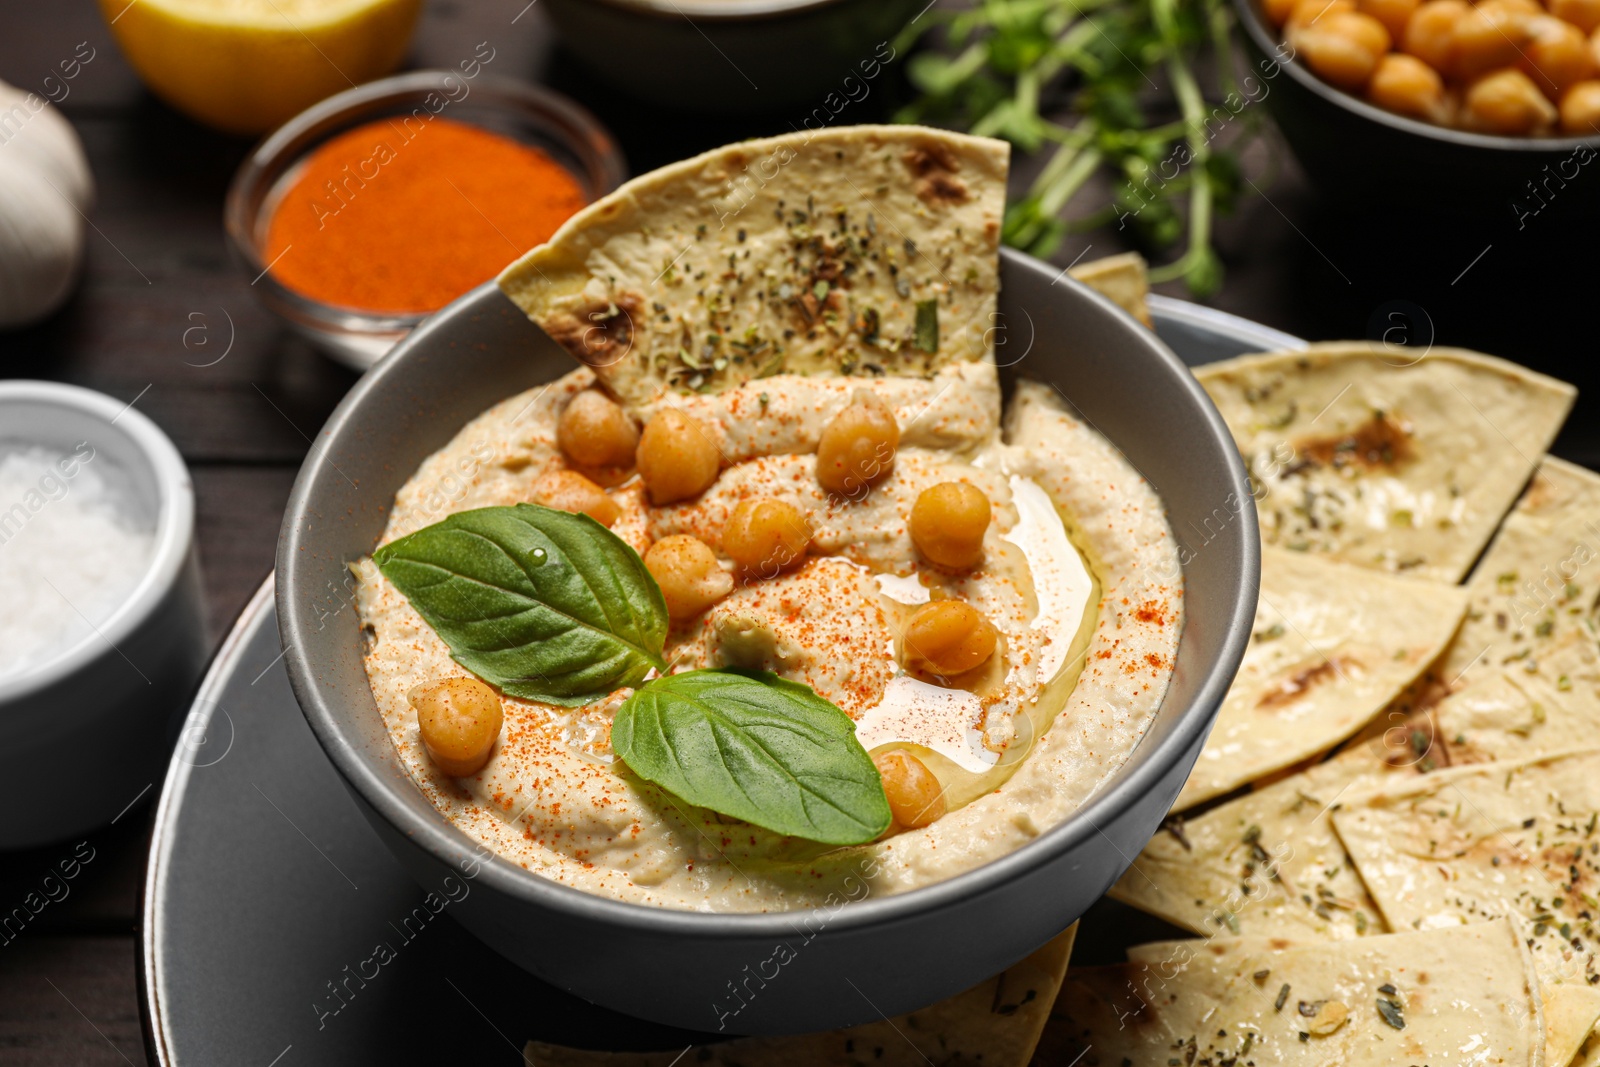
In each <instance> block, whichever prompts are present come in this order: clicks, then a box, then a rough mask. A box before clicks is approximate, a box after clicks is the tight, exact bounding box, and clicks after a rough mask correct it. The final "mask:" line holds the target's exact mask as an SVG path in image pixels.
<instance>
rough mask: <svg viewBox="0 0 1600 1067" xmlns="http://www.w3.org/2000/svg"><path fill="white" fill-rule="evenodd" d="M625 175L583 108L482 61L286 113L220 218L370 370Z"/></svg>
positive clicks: (266, 272)
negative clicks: (492, 72)
mask: <svg viewBox="0 0 1600 1067" xmlns="http://www.w3.org/2000/svg"><path fill="white" fill-rule="evenodd" d="M485 62H486V60H485ZM624 176H625V167H624V164H623V161H622V155H621V153H620V151H619V150H618V149H617V147H616V145H615V143H614V142H613V141H612V139H611V137H610V135H609V134H607V133H606V132H605V130H604V129H603V128H602V127H601V126H600V125H599V123H598V122H596V121H595V120H594V118H593V117H591V116H590V115H589V114H588V113H587V112H585V111H584V110H583V109H582V108H580V107H578V106H577V105H576V104H573V103H572V102H570V101H568V100H566V99H565V98H564V97H561V96H559V95H557V94H555V93H552V92H549V91H548V90H544V89H540V88H537V87H535V86H531V85H526V84H523V83H520V82H513V81H508V80H506V79H501V78H494V77H491V76H489V75H487V74H484V73H483V72H482V64H481V63H478V62H473V63H469V64H464V65H463V68H462V71H461V72H456V71H444V70H437V71H416V72H413V73H410V74H403V75H400V76H398V77H394V78H386V79H383V80H381V81H376V82H372V83H370V84H368V85H364V86H361V87H359V88H356V89H352V90H350V91H348V92H345V93H340V94H339V95H338V96H334V97H331V98H329V99H328V100H325V101H323V102H322V103H320V104H318V105H316V106H315V107H312V108H310V109H308V110H306V111H304V112H302V113H301V114H300V115H298V116H296V117H295V118H293V119H291V120H290V121H289V122H287V123H285V124H284V125H283V126H282V127H281V128H279V129H278V130H277V131H276V132H274V133H273V134H272V135H271V136H269V137H268V138H267V139H266V140H265V141H263V142H262V143H261V144H260V145H259V146H258V147H257V148H256V149H255V150H254V151H253V152H252V153H251V155H250V157H249V158H248V159H247V160H245V162H244V164H243V166H241V167H240V169H239V173H238V174H237V175H236V176H235V177H234V180H233V185H232V187H231V188H230V189H229V192H228V199H227V205H226V207H225V209H224V216H225V217H224V221H225V224H226V227H227V232H228V240H229V245H230V247H231V249H232V252H233V254H234V258H235V259H236V260H237V261H238V262H239V263H240V265H241V267H242V268H243V269H244V270H245V272H246V273H247V274H248V275H249V277H250V279H251V282H252V287H253V288H254V290H255V291H256V292H257V293H259V294H260V295H261V298H262V299H263V301H264V302H265V303H266V304H267V306H268V307H269V308H271V309H272V310H273V311H274V312H276V313H277V314H278V315H279V316H280V317H282V318H283V319H284V321H285V322H286V323H287V324H288V325H289V326H290V327H291V328H292V329H294V330H295V331H296V332H297V333H299V334H301V335H302V336H304V337H306V338H307V339H309V340H310V341H311V342H312V343H313V344H315V345H317V346H318V347H320V348H322V349H323V350H324V351H326V352H327V353H328V354H330V355H332V356H333V357H334V358H336V359H338V360H340V361H341V362H343V363H347V364H349V365H351V366H354V367H357V368H365V367H367V366H370V365H371V364H372V363H374V362H376V361H377V360H378V358H379V357H381V356H382V355H383V354H384V353H385V352H387V351H388V350H389V348H390V347H392V346H393V345H394V343H395V342H396V341H398V340H400V338H402V337H404V336H405V335H406V334H407V333H408V332H409V331H410V330H411V329H412V328H413V327H414V326H416V324H417V323H419V322H421V321H422V320H423V319H424V318H426V317H427V316H428V315H430V314H432V313H433V312H435V311H437V310H439V309H440V308H442V307H444V306H445V305H446V304H448V303H450V302H451V301H452V300H454V299H455V298H456V297H458V296H460V295H461V294H462V293H465V292H467V291H468V290H470V289H472V288H474V287H476V286H477V285H479V284H481V283H482V282H484V281H486V280H488V279H489V278H492V277H494V276H495V275H496V274H497V273H499V271H500V269H501V268H502V267H504V266H505V264H506V263H508V262H510V261H511V260H513V259H515V258H516V257H518V256H520V255H521V254H522V253H523V252H526V251H527V250H528V249H530V248H532V247H534V246H535V245H538V244H541V243H543V242H544V241H545V240H546V239H548V238H549V236H550V235H551V234H552V233H554V232H555V230H556V228H557V227H558V226H560V225H561V223H562V222H564V221H566V219H567V218H568V216H570V215H572V214H573V213H574V212H576V211H577V210H578V209H579V208H581V207H583V206H584V205H585V204H587V203H589V202H591V201H593V200H595V199H597V198H599V197H600V196H603V195H604V194H605V193H607V192H609V191H611V190H612V189H614V188H616V186H617V185H619V184H620V183H621V181H622V179H623V177H624Z"/></svg>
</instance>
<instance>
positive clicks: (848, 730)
mask: <svg viewBox="0 0 1600 1067" xmlns="http://www.w3.org/2000/svg"><path fill="white" fill-rule="evenodd" d="M611 749H612V751H613V752H615V753H616V755H617V756H618V757H619V758H620V759H621V760H622V761H623V762H625V763H626V764H627V765H628V766H629V767H631V768H632V769H633V771H634V773H635V774H638V775H639V776H640V777H641V778H647V779H649V780H650V781H652V782H654V783H656V784H657V785H659V786H661V787H662V788H663V789H665V790H667V791H668V792H670V793H674V794H676V795H677V796H680V797H682V798H683V799H684V800H686V801H688V802H689V803H690V804H694V805H696V806H698V807H702V808H710V809H711V810H712V811H717V812H721V813H722V814H724V815H732V816H734V817H735V818H738V819H743V820H744V821H745V822H748V823H754V824H755V825H757V826H761V827H765V828H766V829H768V830H772V831H774V832H775V833H780V834H789V835H791V836H793V837H804V838H807V839H809V840H812V841H821V842H824V843H826V844H831V845H858V844H862V843H864V842H867V841H871V840H872V839H873V838H875V837H877V836H878V835H879V834H881V833H883V831H884V830H886V829H888V828H889V801H888V798H887V797H885V796H884V794H883V781H882V779H881V778H879V776H878V769H877V768H876V767H874V766H873V765H872V758H871V757H870V756H868V755H867V751H866V749H864V748H862V747H861V742H859V741H857V740H856V727H855V723H854V722H852V721H851V720H850V716H848V715H846V714H845V713H844V712H843V711H841V710H839V708H837V707H835V706H834V705H833V704H831V703H829V702H828V701H826V700H824V699H823V698H821V697H819V696H818V695H817V694H816V693H815V692H813V691H812V690H811V689H810V688H809V687H808V686H804V685H800V684H799V683H797V682H791V681H788V680H786V679H783V678H780V677H778V676H777V675H776V674H771V673H768V672H766V671H743V670H736V669H731V668H730V669H723V670H702V671H685V672H684V673H682V674H671V675H667V676H666V677H664V678H657V679H655V680H654V681H651V682H648V683H646V684H645V685H644V686H641V687H640V689H639V691H638V692H636V693H634V694H633V696H631V697H629V698H628V699H627V701H626V702H624V703H623V705H622V706H621V707H620V708H618V709H617V714H616V719H615V720H614V721H613V722H612V724H611Z"/></svg>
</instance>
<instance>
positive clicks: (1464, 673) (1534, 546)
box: [1444, 456, 1600, 679]
mask: <svg viewBox="0 0 1600 1067" xmlns="http://www.w3.org/2000/svg"><path fill="white" fill-rule="evenodd" d="M1467 588H1468V589H1469V590H1470V591H1471V593H1472V607H1471V608H1470V609H1469V611H1468V614H1467V621H1466V622H1465V623H1464V624H1462V627H1461V635H1460V636H1459V637H1458V638H1457V639H1456V641H1455V643H1454V644H1453V645H1452V646H1451V648H1450V653H1449V655H1448V656H1447V657H1446V660H1445V663H1444V673H1445V674H1446V675H1447V676H1448V677H1449V678H1452V679H1454V678H1458V677H1459V678H1467V679H1470V678H1472V677H1473V676H1474V675H1476V674H1479V673H1484V672H1490V671H1494V670H1496V669H1498V668H1499V667H1503V666H1512V665H1515V666H1516V667H1518V668H1521V669H1527V670H1530V671H1532V672H1535V673H1541V674H1544V675H1545V676H1546V677H1548V678H1550V679H1554V678H1556V677H1558V675H1557V674H1553V673H1551V672H1549V671H1543V670H1541V667H1542V665H1543V659H1544V652H1545V650H1546V649H1547V648H1549V647H1552V646H1554V645H1556V644H1558V643H1560V642H1561V641H1562V640H1563V639H1564V638H1565V637H1566V636H1567V635H1568V634H1578V635H1580V636H1581V637H1582V638H1583V639H1585V640H1587V641H1589V642H1590V643H1591V644H1593V643H1594V639H1595V631H1594V629H1593V626H1594V616H1595V610H1596V603H1597V595H1600V475H1597V474H1595V473H1594V472H1593V471H1589V470H1585V469H1584V468H1582V467H1578V466H1574V465H1573V464H1571V463H1567V462H1565V461H1563V460H1559V459H1556V458H1555V457H1554V456H1546V457H1544V461H1543V462H1542V463H1540V464H1539V469H1538V471H1537V472H1535V474H1534V476H1533V480H1532V481H1531V482H1529V483H1528V488H1527V490H1526V491H1525V492H1524V493H1523V494H1522V497H1521V499H1519V500H1518V501H1517V505H1516V507H1514V508H1512V509H1511V514H1509V515H1507V516H1506V520H1505V522H1504V523H1502V524H1501V526H1500V532H1499V533H1498V534H1496V535H1495V539H1494V541H1493V543H1491V544H1490V545H1489V548H1488V550H1487V551H1486V552H1484V554H1483V558H1482V559H1481V560H1479V561H1478V565H1477V566H1476V567H1474V568H1473V569H1472V578H1471V580H1469V581H1468V583H1467Z"/></svg>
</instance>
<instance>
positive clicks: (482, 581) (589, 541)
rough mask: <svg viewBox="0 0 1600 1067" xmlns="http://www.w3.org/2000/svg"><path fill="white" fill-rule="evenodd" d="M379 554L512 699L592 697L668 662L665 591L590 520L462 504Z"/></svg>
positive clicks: (386, 568)
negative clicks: (462, 507) (463, 506)
mask: <svg viewBox="0 0 1600 1067" xmlns="http://www.w3.org/2000/svg"><path fill="white" fill-rule="evenodd" d="M372 558H373V560H374V561H375V562H376V563H377V564H378V569H379V570H381V571H382V572H383V575H384V577H386V578H388V579H389V580H390V581H391V582H393V583H394V584H395V587H396V588H398V589H399V590H400V592H402V593H404V594H405V596H406V599H408V600H410V601H411V606H412V607H414V608H416V609H417V613H418V614H420V615H421V616H422V618H423V620H424V621H426V622H427V624H428V625H429V626H431V627H433V629H434V632H435V633H437V634H438V635H439V636H440V637H442V638H443V639H444V642H445V644H447V645H449V646H450V656H451V658H453V659H454V660H455V661H456V662H457V663H459V664H461V665H462V666H463V667H465V668H466V669H467V670H469V671H471V672H472V673H473V674H476V675H477V676H478V677H480V678H482V679H483V680H484V681H486V682H489V683H491V684H493V685H496V686H498V687H499V688H500V689H501V690H503V691H504V692H506V693H508V694H510V695H511V696H515V697H522V698H524V699H527V700H538V701H542V702H544V703H547V704H568V705H575V704H586V703H588V702H590V701H592V700H595V699H597V698H599V697H602V696H604V695H606V694H607V693H610V692H612V691H613V690H616V689H619V688H621V687H623V686H632V685H638V684H639V682H640V681H641V680H642V679H643V678H644V676H645V675H646V674H648V673H649V671H650V668H652V667H654V668H656V669H657V670H665V669H666V661H665V660H663V659H662V657H661V651H662V647H663V645H664V644H665V643H666V638H667V605H666V602H665V601H664V600H662V598H661V588H660V587H659V586H658V585H656V582H655V579H654V578H652V577H651V576H650V572H649V571H647V570H646V569H645V566H644V561H643V560H641V559H640V558H639V554H638V553H637V552H635V551H634V550H633V549H631V548H629V547H628V544H627V542H625V541H623V540H622V538H620V537H618V536H617V535H616V534H614V533H612V532H611V531H610V530H608V529H606V528H605V527H604V526H602V525H600V524H599V523H598V522H595V521H594V520H593V519H591V518H589V517H588V516H587V515H574V514H572V513H570V512H566V511H556V510H555V509H553V508H545V507H539V506H538V505H536V504H518V505H516V506H515V507H499V508H479V509H477V510H474V511H460V512H457V513H455V514H454V515H451V516H450V517H448V518H446V519H445V520H444V521H443V522H437V523H434V524H433V525H432V526H429V527H426V528H425V529H421V530H418V531H417V532H416V533H413V534H409V535H407V536H405V537H402V538H400V539H398V540H396V541H391V542H390V543H389V544H387V545H384V546H383V547H382V548H380V549H378V550H377V551H376V552H374V553H373V556H372Z"/></svg>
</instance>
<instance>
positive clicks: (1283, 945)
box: [1128, 937, 1600, 1064]
mask: <svg viewBox="0 0 1600 1067" xmlns="http://www.w3.org/2000/svg"><path fill="white" fill-rule="evenodd" d="M1316 944H1318V942H1315V941H1290V940H1287V939H1283V938H1262V937H1254V938H1229V939H1218V940H1213V941H1152V942H1150V943H1148V944H1144V945H1133V946H1131V947H1130V948H1129V949H1128V962H1129V963H1137V964H1143V965H1145V966H1147V967H1162V968H1164V969H1166V970H1170V969H1172V967H1173V965H1174V963H1175V962H1176V961H1179V960H1185V959H1190V958H1193V957H1195V956H1200V957H1202V958H1203V959H1206V960H1208V961H1211V962H1212V963H1213V964H1214V963H1215V962H1216V961H1217V959H1218V957H1222V956H1226V955H1229V954H1237V953H1238V952H1240V951H1241V950H1254V949H1259V948H1266V949H1269V950H1275V951H1282V950H1283V949H1289V948H1303V947H1305V946H1307V945H1316ZM1539 1002H1540V1005H1541V1006H1542V1008H1543V1013H1544V1050H1545V1055H1544V1058H1545V1062H1546V1063H1549V1064H1565V1063H1569V1062H1570V1061H1571V1060H1572V1058H1573V1057H1574V1056H1575V1055H1576V1054H1577V1052H1578V1049H1579V1047H1580V1046H1581V1045H1582V1044H1583V1042H1584V1039H1585V1038H1586V1037H1588V1035H1589V1031H1590V1029H1592V1028H1593V1026H1594V1024H1595V1022H1596V1020H1600V989H1593V988H1591V987H1589V986H1584V985H1575V984H1573V983H1570V982H1569V983H1567V984H1565V985H1558V986H1541V987H1540V989H1539Z"/></svg>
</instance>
